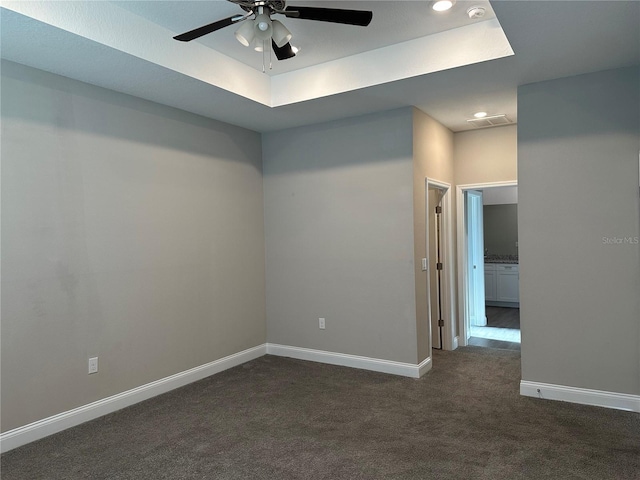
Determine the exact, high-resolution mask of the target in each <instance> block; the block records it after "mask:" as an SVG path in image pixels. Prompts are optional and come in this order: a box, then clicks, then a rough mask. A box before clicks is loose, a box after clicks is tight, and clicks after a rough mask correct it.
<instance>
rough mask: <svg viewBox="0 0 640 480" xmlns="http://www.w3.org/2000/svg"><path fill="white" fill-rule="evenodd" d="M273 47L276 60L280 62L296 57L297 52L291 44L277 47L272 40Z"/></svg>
mask: <svg viewBox="0 0 640 480" xmlns="http://www.w3.org/2000/svg"><path fill="white" fill-rule="evenodd" d="M271 46H272V47H273V53H275V54H276V58H277V59H278V60H286V59H287V58H292V57H295V56H296V52H294V51H293V49H292V48H291V44H290V43H288V42H287V43H285V44H284V45H283V46H282V47H279V46H278V45H276V42H274V41H273V40H271Z"/></svg>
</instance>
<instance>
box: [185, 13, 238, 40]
mask: <svg viewBox="0 0 640 480" xmlns="http://www.w3.org/2000/svg"><path fill="white" fill-rule="evenodd" d="M237 21H238V15H234V16H233V17H229V18H224V19H222V20H218V21H217V22H213V23H210V24H209V25H205V26H203V27H200V28H196V29H195V30H191V31H189V32H186V33H182V34H180V35H176V36H175V37H173V38H174V39H175V40H179V41H181V42H190V41H191V40H195V39H196V38H200V37H202V36H203V35H206V34H208V33H211V32H215V31H216V30H220V29H221V28H224V27H228V26H229V25H232V24H234V23H236V22H237Z"/></svg>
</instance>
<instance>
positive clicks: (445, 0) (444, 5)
mask: <svg viewBox="0 0 640 480" xmlns="http://www.w3.org/2000/svg"><path fill="white" fill-rule="evenodd" d="M454 3H456V2H455V0H438V1H436V2H434V4H433V5H432V6H431V8H433V9H434V10H435V11H436V12H444V11H446V10H449V9H450V8H451V7H453V4H454Z"/></svg>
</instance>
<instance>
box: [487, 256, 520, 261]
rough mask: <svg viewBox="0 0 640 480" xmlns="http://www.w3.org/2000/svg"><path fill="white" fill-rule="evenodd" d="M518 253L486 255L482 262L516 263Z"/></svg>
mask: <svg viewBox="0 0 640 480" xmlns="http://www.w3.org/2000/svg"><path fill="white" fill-rule="evenodd" d="M518 262H519V261H518V255H486V256H485V257H484V263H518Z"/></svg>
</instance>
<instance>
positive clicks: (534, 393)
mask: <svg viewBox="0 0 640 480" xmlns="http://www.w3.org/2000/svg"><path fill="white" fill-rule="evenodd" d="M520 395H524V396H527V397H536V398H544V399H546V400H560V401H563V402H571V403H580V404H582V405H594V406H597V407H606V408H615V409H617V410H628V411H630V412H640V395H630V394H626V393H615V392H605V391H602V390H590V389H588V388H577V387H567V386H565V385H553V384H549V383H538V382H529V381H527V380H522V381H520Z"/></svg>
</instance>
